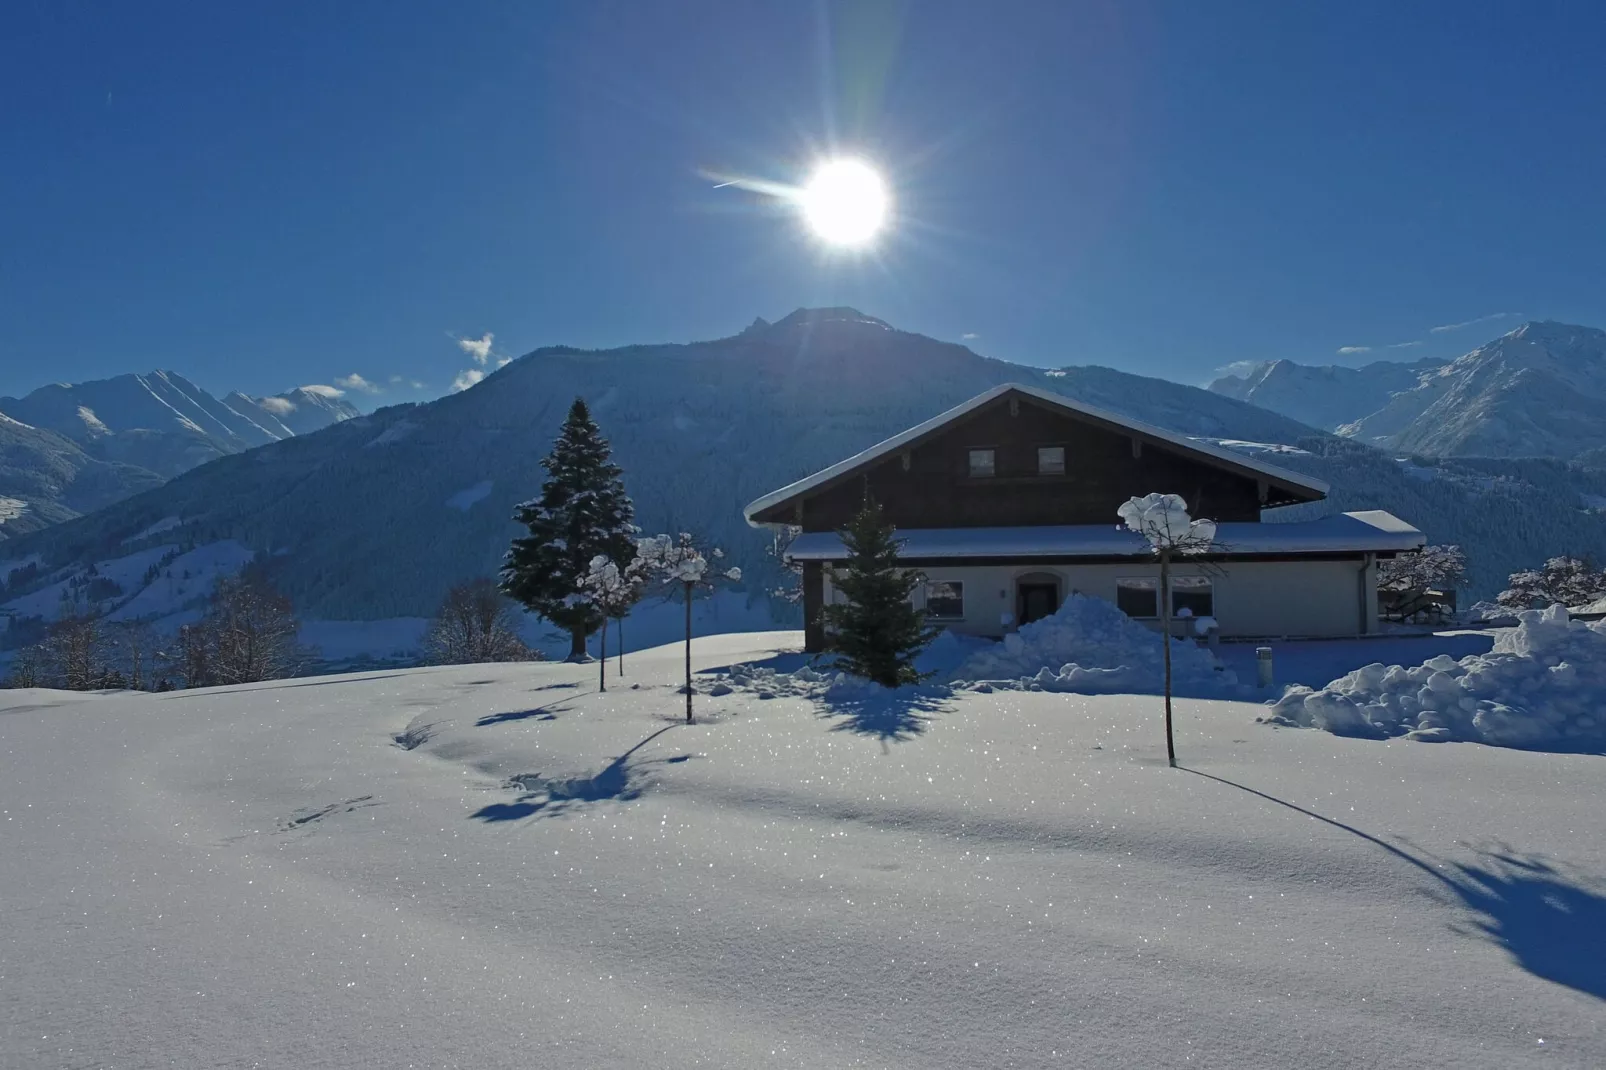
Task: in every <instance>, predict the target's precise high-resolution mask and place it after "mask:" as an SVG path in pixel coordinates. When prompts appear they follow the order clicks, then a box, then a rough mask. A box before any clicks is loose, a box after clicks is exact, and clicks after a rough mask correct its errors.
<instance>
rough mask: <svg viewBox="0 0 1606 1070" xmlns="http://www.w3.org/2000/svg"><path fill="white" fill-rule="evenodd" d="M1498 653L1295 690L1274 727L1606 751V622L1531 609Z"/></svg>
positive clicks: (1281, 704)
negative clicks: (1577, 619) (1585, 620)
mask: <svg viewBox="0 0 1606 1070" xmlns="http://www.w3.org/2000/svg"><path fill="white" fill-rule="evenodd" d="M1517 618H1518V624H1517V626H1516V627H1515V628H1512V629H1511V630H1509V631H1506V632H1502V633H1501V634H1499V635H1498V636H1496V638H1495V644H1494V649H1493V650H1492V651H1490V652H1489V653H1488V654H1480V655H1473V656H1470V657H1465V658H1462V659H1461V660H1460V661H1456V660H1455V659H1454V658H1452V657H1450V656H1449V655H1448V654H1440V655H1439V656H1438V657H1435V658H1430V659H1429V660H1427V661H1425V662H1423V663H1422V664H1421V665H1417V666H1413V667H1411V668H1406V667H1405V666H1403V665H1389V666H1385V665H1383V664H1382V663H1381V662H1374V663H1373V664H1371V665H1365V666H1362V667H1361V668H1359V669H1356V670H1355V671H1353V672H1351V673H1349V674H1347V675H1345V676H1343V677H1340V678H1339V679H1337V680H1334V681H1333V682H1332V683H1330V684H1328V685H1327V686H1326V687H1324V688H1322V689H1321V690H1319V691H1317V690H1312V689H1311V688H1308V687H1303V686H1300V687H1293V688H1290V689H1289V691H1288V692H1287V694H1285V695H1284V696H1283V697H1282V699H1280V700H1279V701H1278V702H1277V703H1276V704H1275V705H1274V706H1273V707H1272V715H1271V716H1270V717H1269V718H1267V720H1268V721H1270V722H1271V723H1273V724H1281V725H1288V726H1297V727H1301V728H1321V729H1325V730H1326V731H1328V732H1332V733H1334V734H1336V735H1342V736H1368V737H1374V738H1386V737H1389V736H1404V737H1405V738H1407V739H1417V740H1468V741H1472V742H1477V743H1488V744H1492V745H1494V746H1500V747H1527V748H1534V749H1556V750H1588V749H1594V748H1598V747H1602V746H1606V622H1596V623H1593V624H1586V623H1584V622H1583V621H1575V620H1571V619H1569V617H1568V615H1567V610H1566V608H1565V607H1563V606H1559V605H1557V606H1551V607H1550V608H1549V609H1545V610H1537V609H1530V610H1524V611H1523V612H1521V613H1519V614H1517Z"/></svg>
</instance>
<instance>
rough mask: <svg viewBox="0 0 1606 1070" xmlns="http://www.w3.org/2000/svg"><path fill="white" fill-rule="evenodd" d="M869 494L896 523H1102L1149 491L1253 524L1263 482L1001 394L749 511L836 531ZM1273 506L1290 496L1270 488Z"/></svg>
mask: <svg viewBox="0 0 1606 1070" xmlns="http://www.w3.org/2000/svg"><path fill="white" fill-rule="evenodd" d="M1041 446H1061V447H1063V448H1064V450H1065V473H1064V474H1063V475H1041V474H1039V473H1038V454H1037V451H1038V448H1039V447H1041ZM972 449H991V450H993V451H994V458H995V464H996V470H995V474H994V475H992V476H975V477H973V476H971V475H970V468H969V457H970V451H971V450H972ZM866 491H868V492H869V493H870V494H872V495H874V496H875V498H876V500H877V501H879V502H880V503H881V505H882V507H883V509H884V510H885V511H886V514H887V518H888V519H889V520H890V521H891V522H892V523H893V524H895V525H896V526H898V527H900V528H957V527H1015V526H1027V525H1038V524H1110V525H1114V524H1116V523H1118V522H1119V519H1118V518H1117V517H1116V515H1115V510H1116V507H1117V506H1119V505H1120V504H1121V503H1122V502H1124V501H1126V500H1127V499H1128V498H1131V497H1132V496H1134V495H1141V494H1148V493H1150V492H1151V491H1160V492H1162V493H1175V494H1181V495H1182V496H1183V497H1184V498H1186V499H1187V502H1188V506H1189V508H1190V510H1191V511H1192V512H1193V514H1194V515H1195V516H1208V517H1211V518H1213V519H1216V520H1222V521H1229V520H1248V521H1256V520H1259V519H1260V510H1261V508H1262V505H1263V503H1264V502H1265V501H1266V483H1265V481H1264V480H1263V479H1258V478H1256V476H1255V475H1253V474H1246V473H1245V472H1243V471H1239V470H1235V469H1234V468H1232V467H1230V466H1229V465H1227V464H1225V463H1223V462H1221V461H1218V460H1216V459H1214V458H1211V457H1208V456H1201V455H1199V454H1195V453H1191V452H1188V451H1186V450H1184V449H1182V448H1180V447H1178V446H1176V445H1175V444H1171V443H1165V442H1164V441H1163V440H1156V439H1153V438H1151V437H1148V436H1144V435H1142V434H1140V433H1138V432H1134V431H1132V430H1130V429H1124V428H1121V427H1119V426H1118V425H1109V424H1106V423H1104V422H1103V421H1097V420H1096V419H1095V418H1093V417H1090V416H1084V415H1082V414H1080V413H1069V412H1066V411H1065V410H1062V409H1059V408H1057V407H1050V406H1049V405H1046V404H1044V403H1042V402H1039V401H1038V400H1036V399H1035V398H1033V397H1031V396H1029V395H1025V394H1018V393H1007V394H1004V395H1003V396H1001V397H999V398H997V399H996V400H994V401H992V402H991V403H989V404H986V405H983V406H982V407H980V408H978V409H976V410H974V411H973V412H970V413H966V414H965V415H964V416H961V417H959V418H958V419H956V420H955V421H953V422H952V423H949V424H944V425H942V426H941V427H938V428H936V429H934V430H933V431H932V432H931V433H930V434H928V435H927V436H925V437H924V438H922V439H919V440H916V441H914V442H911V443H910V444H909V446H908V447H907V448H906V449H904V450H902V451H898V452H894V453H891V454H888V455H886V456H884V457H881V458H878V459H876V460H874V461H871V462H869V463H867V464H866V466H864V467H862V468H860V469H858V470H856V471H853V472H849V473H845V474H844V475H842V476H840V477H838V478H837V479H836V480H833V481H831V482H829V483H826V484H823V485H821V486H819V487H815V488H811V489H809V490H806V491H803V492H801V494H800V495H799V496H798V497H796V498H793V499H789V500H788V501H786V502H781V503H777V504H776V505H775V506H772V507H771V508H769V509H766V510H764V511H763V512H762V513H760V514H758V515H757V516H756V517H755V519H757V520H760V521H769V522H780V523H791V524H798V525H800V526H801V527H802V528H803V530H805V531H833V530H837V529H840V528H842V527H844V526H846V524H847V522H848V520H849V518H850V517H852V515H853V514H854V512H856V511H857V510H858V508H859V506H860V504H861V503H862V502H863V500H864V495H865V493H866ZM1277 497H1278V499H1279V500H1280V501H1287V500H1290V499H1289V498H1288V497H1287V496H1286V495H1282V494H1281V493H1279V494H1278V495H1277Z"/></svg>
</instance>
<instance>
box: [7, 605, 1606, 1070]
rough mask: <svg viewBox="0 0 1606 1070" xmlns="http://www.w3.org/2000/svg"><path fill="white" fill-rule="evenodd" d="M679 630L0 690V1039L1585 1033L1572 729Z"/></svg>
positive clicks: (1505, 1041)
mask: <svg viewBox="0 0 1606 1070" xmlns="http://www.w3.org/2000/svg"><path fill="white" fill-rule="evenodd" d="M795 641H796V635H795V633H779V634H774V633H772V634H770V635H767V636H766V635H738V636H723V637H717V638H714V639H708V640H701V641H699V643H698V644H697V648H696V662H697V664H698V665H699V666H700V667H703V668H716V667H721V666H729V665H731V664H733V663H737V662H756V663H760V664H763V663H765V662H769V663H772V664H774V663H782V664H784V663H786V659H787V658H788V657H790V656H791V655H788V654H786V653H785V652H784V648H785V646H786V645H787V644H789V643H795ZM679 659H680V650H679V648H678V647H667V648H664V649H662V650H658V651H652V652H647V653H643V654H639V655H633V656H631V657H629V658H627V664H626V669H627V674H628V675H627V676H626V678H625V680H624V681H615V680H613V679H611V678H610V689H609V691H608V693H607V694H606V695H599V694H597V693H596V692H595V682H594V675H595V666H569V665H563V664H516V665H494V666H462V667H452V668H439V669H417V670H404V671H398V672H380V673H369V674H360V675H354V676H343V677H324V678H316V679H305V680H291V681H281V682H276V683H270V684H261V685H254V686H244V687H236V688H225V689H216V690H209V691H197V692H176V693H170V694H164V695H107V696H81V695H74V696H66V695H61V694H59V693H55V692H42V691H33V692H0V763H3V764H0V822H3V823H4V829H5V839H4V847H5V857H6V864H5V865H3V866H0V903H4V906H5V911H6V922H7V923H6V924H5V925H4V926H0V1007H4V1008H5V1012H4V1016H3V1018H0V1066H5V1067H12V1066H17V1067H54V1066H118V1067H153V1066H206V1067H224V1066H228V1067H233V1066H240V1067H244V1066H296V1067H307V1068H321V1067H347V1066H355V1065H366V1066H385V1067H391V1066H394V1067H405V1066H465V1067H476V1068H480V1067H504V1066H505V1067H514V1066H518V1067H524V1066H538V1065H567V1066H586V1067H611V1066H618V1067H638V1066H654V1067H691V1066H701V1067H709V1066H714V1067H719V1066H729V1067H752V1066H760V1065H763V1066H799V1067H822V1066H831V1067H837V1066H843V1067H846V1066H876V1067H900V1068H914V1067H920V1068H932V1067H945V1066H955V1067H958V1066H964V1067H981V1066H985V1067H1012V1066H1045V1065H1067V1066H1099V1067H1118V1068H1119V1067H1144V1068H1148V1067H1168V1066H1184V1065H1187V1066H1208V1067H1289V1066H1299V1067H1317V1068H1322V1067H1332V1068H1337V1067H1352V1066H1370V1067H1405V1066H1411V1067H1442V1066H1456V1067H1458V1068H1462V1067H1473V1068H1476V1067H1490V1068H1493V1067H1500V1068H1507V1067H1517V1066H1530V1065H1531V1066H1546V1067H1553V1066H1555V1067H1559V1066H1565V1067H1593V1066H1600V1065H1602V1064H1603V1063H1606V1024H1603V1023H1606V1013H1603V1012H1606V1003H1603V1000H1606V935H1603V934H1606V883H1603V876H1606V835H1603V834H1602V833H1603V831H1606V829H1603V827H1602V825H1603V821H1602V817H1601V809H1600V799H1601V798H1602V797H1603V793H1606V764H1603V759H1601V758H1598V757H1593V756H1587V755H1554V754H1539V753H1532V752H1526V751H1514V750H1502V749H1497V748H1489V747H1468V746H1461V747H1456V746H1449V747H1422V746H1417V745H1414V744H1407V743H1403V742H1401V741H1384V742H1376V741H1371V740H1357V739H1346V738H1340V737H1336V736H1332V735H1329V734H1327V733H1320V732H1297V731H1287V730H1273V729H1267V728H1264V727H1260V726H1257V725H1255V723H1254V717H1255V715H1256V714H1258V713H1260V712H1262V711H1263V710H1264V707H1263V706H1258V705H1254V704H1248V703H1235V702H1219V701H1199V700H1185V701H1183V702H1181V703H1179V705H1178V717H1177V721H1178V749H1179V754H1180V756H1181V760H1182V762H1183V764H1184V765H1185V766H1186V767H1187V768H1185V769H1181V770H1172V769H1168V768H1166V766H1165V762H1164V757H1163V754H1164V751H1163V742H1162V740H1161V734H1160V727H1159V713H1158V705H1157V703H1156V702H1155V700H1154V699H1153V698H1149V697H1133V696H1091V697H1089V696H1074V695H1065V694H1054V693H1043V692H1019V691H1008V692H996V693H993V694H978V693H973V692H964V693H959V694H955V695H950V696H947V697H939V698H919V697H916V696H904V697H900V698H895V699H894V700H893V701H885V700H883V701H879V702H878V701H873V700H871V699H867V698H865V697H864V696H847V697H846V698H845V699H844V700H842V701H830V700H822V699H809V698H787V697H780V698H774V699H770V700H760V699H758V698H757V697H756V696H755V695H753V694H751V693H749V692H745V691H741V690H738V691H734V692H732V693H730V694H726V695H722V696H719V697H713V696H710V695H706V694H704V695H701V696H699V697H698V699H697V702H698V709H699V714H700V718H701V719H700V721H699V723H698V724H695V725H692V726H685V725H679V724H676V723H674V722H675V719H676V718H677V717H678V715H679V712H680V705H679V703H680V698H679V696H677V695H676V694H675V693H674V686H675V683H676V680H677V677H678V673H679V665H680V662H679ZM709 682H710V683H712V682H713V678H709ZM637 684H639V685H640V687H639V688H636V687H635V686H634V685H637ZM704 686H707V685H704ZM398 736H400V737H402V740H403V741H404V742H405V743H406V744H408V745H410V746H411V749H404V747H403V746H402V745H399V744H398V742H397V737H398Z"/></svg>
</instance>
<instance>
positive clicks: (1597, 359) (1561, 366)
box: [1340, 322, 1606, 458]
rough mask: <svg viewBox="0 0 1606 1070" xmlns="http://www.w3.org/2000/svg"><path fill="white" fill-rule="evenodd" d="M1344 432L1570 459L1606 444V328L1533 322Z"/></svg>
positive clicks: (1417, 446)
mask: <svg viewBox="0 0 1606 1070" xmlns="http://www.w3.org/2000/svg"><path fill="white" fill-rule="evenodd" d="M1340 433H1342V434H1345V435H1349V436H1352V437H1354V438H1357V439H1359V440H1361V441H1363V442H1370V443H1373V444H1376V445H1379V446H1383V447H1385V448H1388V449H1397V450H1403V451H1410V452H1413V453H1422V454H1429V455H1433V456H1443V457H1456V456H1459V457H1561V458H1569V457H1575V456H1578V455H1580V454H1583V453H1586V452H1587V451H1590V450H1594V449H1598V448H1600V447H1602V446H1606V331H1602V330H1598V329H1596V328H1594V327H1576V326H1571V325H1569V324H1564V323H1551V322H1545V323H1525V324H1523V325H1522V326H1521V327H1518V328H1517V329H1516V330H1514V331H1512V332H1511V333H1510V334H1507V335H1504V336H1502V337H1500V338H1497V339H1495V340H1494V341H1493V342H1490V343H1489V344H1488V345H1485V346H1481V347H1479V348H1478V349H1475V350H1473V351H1472V352H1471V353H1468V354H1467V355H1466V356H1464V357H1461V358H1459V359H1457V360H1455V361H1454V362H1452V363H1450V364H1447V365H1445V366H1444V367H1442V368H1440V369H1438V370H1437V371H1434V372H1431V373H1429V374H1426V375H1424V376H1423V377H1422V379H1421V381H1420V382H1419V384H1418V385H1417V386H1415V387H1414V388H1413V389H1410V390H1407V391H1403V392H1401V393H1398V394H1396V395H1394V396H1393V397H1392V398H1391V399H1390V400H1389V402H1388V404H1387V405H1385V406H1383V407H1382V408H1380V409H1379V410H1378V411H1376V412H1374V413H1372V414H1370V415H1368V416H1366V417H1364V418H1360V419H1357V420H1356V421H1354V422H1353V423H1351V424H1349V425H1347V426H1345V427H1344V428H1342V429H1341V432H1340Z"/></svg>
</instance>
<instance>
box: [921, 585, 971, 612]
mask: <svg viewBox="0 0 1606 1070" xmlns="http://www.w3.org/2000/svg"><path fill="white" fill-rule="evenodd" d="M926 616H927V617H930V618H931V619H932V620H964V619H965V585H964V584H963V583H961V582H960V581H958V580H931V581H929V582H928V583H927V584H926Z"/></svg>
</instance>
